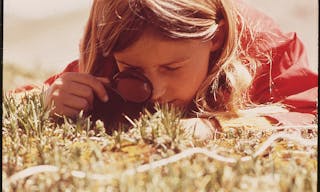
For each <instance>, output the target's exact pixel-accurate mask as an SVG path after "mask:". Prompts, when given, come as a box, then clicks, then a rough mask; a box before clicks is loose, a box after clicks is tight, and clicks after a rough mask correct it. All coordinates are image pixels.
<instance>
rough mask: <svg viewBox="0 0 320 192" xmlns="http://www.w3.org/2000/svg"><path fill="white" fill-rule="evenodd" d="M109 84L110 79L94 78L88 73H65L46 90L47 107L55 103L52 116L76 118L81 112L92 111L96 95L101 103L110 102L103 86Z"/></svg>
mask: <svg viewBox="0 0 320 192" xmlns="http://www.w3.org/2000/svg"><path fill="white" fill-rule="evenodd" d="M108 82H109V79H108V78H102V77H94V76H92V75H90V74H87V73H79V72H69V73H64V74H62V75H61V77H59V78H58V79H57V80H56V81H55V82H54V83H53V84H52V85H51V86H50V87H49V88H48V89H47V90H46V92H45V97H44V98H45V106H48V105H51V104H52V102H53V107H54V108H53V110H52V112H51V113H52V114H55V113H56V114H59V115H66V116H69V117H76V116H77V115H78V114H79V112H80V111H81V110H84V111H89V110H91V109H92V104H93V100H94V98H95V97H94V95H96V96H97V97H98V98H99V99H100V100H101V101H104V102H107V101H108V99H109V98H108V95H107V92H106V90H105V88H104V86H103V84H106V83H108Z"/></svg>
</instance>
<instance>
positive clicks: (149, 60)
mask: <svg viewBox="0 0 320 192" xmlns="http://www.w3.org/2000/svg"><path fill="white" fill-rule="evenodd" d="M212 44H213V43H212V42H211V41H206V42H204V41H203V40H169V39H164V38H161V37H159V36H157V35H155V34H154V33H152V32H151V31H146V32H144V34H143V35H142V36H141V37H140V39H139V40H138V41H136V42H135V43H134V44H133V45H131V46H130V47H128V48H126V49H124V50H122V51H120V52H116V53H115V54H114V57H115V59H116V62H117V65H118V67H119V70H120V71H123V70H125V69H129V68H130V69H136V70H140V71H141V72H142V73H143V74H144V75H145V76H147V77H148V78H149V79H150V81H151V82H152V84H153V87H154V90H153V96H152V102H159V103H170V104H174V105H175V106H179V107H186V106H187V105H188V104H189V103H190V102H191V101H192V99H193V98H194V96H195V94H196V92H197V90H198V88H199V86H200V85H201V83H202V82H203V81H204V80H205V78H206V76H207V72H208V63H209V55H210V52H211V48H212Z"/></svg>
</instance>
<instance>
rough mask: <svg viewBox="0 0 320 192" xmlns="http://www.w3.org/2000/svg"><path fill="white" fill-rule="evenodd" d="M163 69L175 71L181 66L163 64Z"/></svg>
mask: <svg viewBox="0 0 320 192" xmlns="http://www.w3.org/2000/svg"><path fill="white" fill-rule="evenodd" d="M163 68H164V69H166V70H168V71H176V70H178V69H180V68H181V67H180V66H178V67H171V66H163Z"/></svg>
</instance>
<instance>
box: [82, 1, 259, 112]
mask: <svg viewBox="0 0 320 192" xmlns="http://www.w3.org/2000/svg"><path fill="white" fill-rule="evenodd" d="M235 10H236V9H235V8H233V5H232V3H231V1H230V0H94V2H93V5H92V9H91V13H90V17H89V20H88V23H87V26H86V30H85V34H84V37H83V41H82V43H81V47H80V71H82V72H87V73H92V74H95V73H97V71H99V69H101V68H102V67H105V66H102V65H109V66H112V65H114V60H113V56H112V53H113V52H116V51H120V50H123V49H125V48H126V47H128V46H130V45H131V44H132V43H134V42H135V41H136V40H137V39H138V38H139V36H140V35H141V34H142V32H143V30H144V29H145V28H146V27H152V28H154V29H155V31H157V32H158V33H159V35H162V36H164V37H167V38H172V39H187V38H197V39H204V40H208V39H212V38H213V37H214V36H215V34H216V33H215V32H216V31H217V30H221V29H219V28H218V23H219V21H220V20H222V19H223V20H224V23H225V25H224V31H225V39H224V43H223V45H222V47H221V49H220V51H218V52H216V53H212V55H211V56H210V63H209V73H208V76H207V78H206V80H205V81H204V82H203V83H202V85H201V86H200V88H199V90H198V92H197V94H196V96H195V100H194V102H195V104H196V106H197V108H198V112H200V113H198V114H205V113H209V114H214V113H216V112H224V111H237V110H238V109H241V108H243V107H244V106H246V105H247V104H249V103H251V102H250V99H249V97H248V92H247V91H248V88H249V86H250V85H251V82H252V77H253V75H254V71H255V70H254V68H255V66H256V64H257V63H256V61H254V60H252V59H251V58H250V57H248V58H247V57H246V56H245V54H243V50H242V49H241V46H240V40H239V39H240V38H239V36H240V35H241V31H242V29H241V28H239V27H238V26H237V22H238V19H239V16H238V15H237V12H236V11H235ZM240 53H241V54H240ZM249 65H250V66H249ZM114 67H115V66H114Z"/></svg>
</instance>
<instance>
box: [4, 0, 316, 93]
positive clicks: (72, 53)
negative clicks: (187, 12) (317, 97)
mask: <svg viewBox="0 0 320 192" xmlns="http://www.w3.org/2000/svg"><path fill="white" fill-rule="evenodd" d="M92 1H93V0H67V1H66V0H54V1H52V0H28V1H21V0H7V1H3V3H4V13H3V22H4V26H3V31H4V38H3V39H4V40H3V47H4V48H3V73H4V74H3V76H2V77H3V89H4V91H7V90H10V89H13V88H16V87H19V86H21V85H25V84H41V82H43V81H44V80H45V79H46V78H47V77H49V76H50V75H53V74H55V73H58V72H60V71H62V70H63V68H64V67H65V66H66V65H67V64H68V63H70V62H71V61H73V60H74V59H77V58H78V44H79V40H80V38H81V36H82V33H83V30H84V27H85V23H86V20H87V17H88V15H89V9H90V5H91V3H92ZM244 1H245V2H247V3H248V4H251V5H253V6H254V7H256V8H257V9H259V10H261V11H263V12H264V13H266V14H267V15H269V16H271V17H272V18H274V19H275V21H276V22H277V23H278V24H279V25H280V26H281V28H282V30H283V31H284V32H291V31H294V32H297V34H298V36H299V37H300V38H301V39H302V41H303V42H304V44H305V46H306V50H307V52H308V58H309V62H310V64H311V67H312V69H313V70H315V71H317V69H318V1H316V0H306V1H302V0H244Z"/></svg>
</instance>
